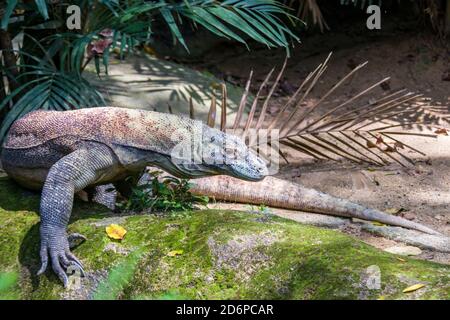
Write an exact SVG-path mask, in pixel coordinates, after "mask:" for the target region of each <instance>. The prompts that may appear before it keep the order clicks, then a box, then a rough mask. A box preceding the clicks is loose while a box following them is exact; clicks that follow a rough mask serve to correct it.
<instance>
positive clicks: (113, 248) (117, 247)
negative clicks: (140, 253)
mask: <svg viewBox="0 0 450 320" xmlns="http://www.w3.org/2000/svg"><path fill="white" fill-rule="evenodd" d="M103 251H112V252H114V253H118V254H122V255H125V256H126V255H128V254H129V253H130V250H129V249H127V248H124V247H122V246H121V245H119V244H117V243H114V242H110V243H108V244H107V245H106V246H105V248H104V249H103Z"/></svg>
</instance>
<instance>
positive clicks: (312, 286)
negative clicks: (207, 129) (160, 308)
mask: <svg viewBox="0 0 450 320" xmlns="http://www.w3.org/2000/svg"><path fill="white" fill-rule="evenodd" d="M0 191H1V192H0V225H1V226H2V228H1V230H2V236H1V237H0V299H14V298H22V299H61V298H90V299H96V298H107V299H179V298H187V299H233V298H236V299H241V298H261V299H269V298H270V299H376V298H379V297H384V298H386V299H449V298H450V279H449V277H450V267H449V266H446V265H440V264H436V263H431V262H427V261H420V260H414V259H410V258H405V260H406V262H402V261H399V260H398V259H396V257H395V256H394V255H392V254H389V253H385V252H381V251H379V250H377V249H375V248H373V247H370V246H368V245H366V244H364V243H362V242H360V241H359V240H357V239H354V238H352V237H349V236H347V235H344V234H342V233H339V232H336V231H332V230H325V229H320V228H315V227H310V226H304V225H301V224H298V223H295V222H292V221H288V220H284V219H281V218H273V219H271V220H269V221H268V222H262V221H264V220H261V219H257V216H256V215H254V214H253V215H252V214H248V213H240V212H232V211H218V210H204V211H196V212H186V214H184V215H181V216H179V215H178V216H177V215H173V216H167V217H156V216H152V215H136V216H130V217H117V216H114V215H113V214H112V213H108V211H107V209H105V208H103V207H100V206H95V205H93V204H86V203H81V202H76V203H75V207H74V214H73V217H72V220H71V223H70V226H69V232H79V233H82V234H84V235H85V236H86V237H87V238H88V241H86V242H85V243H83V244H82V245H80V246H79V247H77V248H76V249H74V250H73V252H74V254H76V255H77V256H78V257H79V258H80V259H81V260H82V261H83V263H84V265H85V269H86V271H87V272H88V277H87V278H85V279H83V280H82V282H81V286H80V287H79V288H77V287H73V288H72V289H70V290H64V289H63V288H62V286H61V284H60V283H59V281H58V279H57V278H56V277H55V276H54V275H53V273H52V272H51V271H50V270H49V271H48V272H47V273H46V274H45V275H43V276H41V277H37V276H36V275H35V274H36V272H37V270H38V268H39V256H38V252H39V227H38V226H39V224H38V221H39V217H38V214H37V210H38V205H39V195H38V194H33V193H30V192H27V191H25V190H23V189H20V188H19V187H17V186H16V185H14V184H13V183H11V182H10V181H9V180H7V179H3V180H0ZM116 220H118V221H117V222H118V223H119V224H120V225H122V226H124V227H125V228H126V229H127V231H128V232H127V234H126V236H125V238H124V239H123V240H122V241H113V240H111V239H109V238H108V237H107V235H106V233H105V226H106V225H108V224H109V223H111V222H114V221H116ZM173 250H182V251H183V253H182V254H181V255H177V256H173V257H172V256H169V255H168V253H169V252H170V251H173ZM370 266H377V268H379V270H380V272H381V288H380V289H369V288H367V285H366V281H367V279H366V275H367V268H368V267H370ZM415 283H424V284H426V286H425V287H424V288H422V289H420V290H418V291H416V292H414V293H410V294H404V293H402V290H403V289H404V288H406V287H407V286H409V285H412V284H415Z"/></svg>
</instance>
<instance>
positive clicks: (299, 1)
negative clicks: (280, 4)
mask: <svg viewBox="0 0 450 320" xmlns="http://www.w3.org/2000/svg"><path fill="white" fill-rule="evenodd" d="M284 3H285V4H286V5H287V6H288V7H290V8H296V10H297V13H296V15H297V17H299V18H300V20H302V21H311V24H312V25H315V26H318V27H319V28H320V31H321V32H323V31H324V30H325V29H327V30H330V27H329V26H328V24H327V22H326V21H325V19H324V17H323V15H322V11H321V10H320V7H319V5H318V4H317V0H285V1H284Z"/></svg>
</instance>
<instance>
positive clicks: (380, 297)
mask: <svg viewBox="0 0 450 320" xmlns="http://www.w3.org/2000/svg"><path fill="white" fill-rule="evenodd" d="M377 300H386V297H385V296H379V297H378V298H377Z"/></svg>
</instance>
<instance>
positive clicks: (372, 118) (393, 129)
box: [208, 53, 436, 166]
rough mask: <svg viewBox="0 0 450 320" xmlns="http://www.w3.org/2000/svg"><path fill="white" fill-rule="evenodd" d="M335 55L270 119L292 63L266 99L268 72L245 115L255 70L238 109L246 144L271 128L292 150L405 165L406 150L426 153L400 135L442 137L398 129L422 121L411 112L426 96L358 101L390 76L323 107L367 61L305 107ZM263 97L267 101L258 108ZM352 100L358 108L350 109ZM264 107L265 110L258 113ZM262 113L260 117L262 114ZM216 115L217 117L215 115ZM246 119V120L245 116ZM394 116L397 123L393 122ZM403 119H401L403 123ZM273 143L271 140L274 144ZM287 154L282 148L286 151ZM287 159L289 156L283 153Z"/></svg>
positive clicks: (398, 94)
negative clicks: (275, 97) (277, 92)
mask: <svg viewBox="0 0 450 320" xmlns="http://www.w3.org/2000/svg"><path fill="white" fill-rule="evenodd" d="M330 57H331V53H330V54H329V55H328V56H327V58H326V59H325V61H324V62H323V63H321V64H320V65H319V66H318V67H317V68H316V69H315V70H313V71H312V72H311V73H309V74H308V75H307V77H306V78H305V80H304V81H303V82H302V83H301V84H300V86H299V87H298V89H297V90H296V91H295V92H294V94H293V95H292V96H291V97H289V99H288V100H287V102H286V103H285V104H284V105H283V106H282V107H281V109H280V111H279V112H278V113H277V114H276V115H275V116H274V117H273V118H272V119H270V120H268V121H266V114H267V109H268V105H269V103H270V99H271V97H272V94H273V92H274V91H275V89H276V87H277V86H278V83H279V81H280V79H281V77H282V75H283V71H284V69H285V67H286V63H287V61H284V63H283V66H282V68H281V71H280V72H279V73H278V74H277V76H276V77H275V81H274V83H273V84H272V85H271V86H270V90H269V94H268V95H267V96H266V97H265V98H264V99H260V97H261V92H262V91H263V89H264V88H265V87H266V86H267V85H268V83H269V81H270V78H271V77H272V75H273V73H274V71H275V68H274V69H272V70H271V71H270V72H269V74H268V75H267V76H266V78H265V79H264V81H263V82H262V84H261V86H260V87H259V89H258V92H257V94H256V97H255V99H254V100H253V103H252V105H251V107H250V111H249V113H248V115H247V114H246V113H245V111H244V110H245V106H246V105H247V97H248V95H249V88H250V83H251V78H252V75H253V72H251V73H250V77H249V80H248V81H247V84H246V86H245V91H244V93H243V95H242V99H241V103H240V105H239V108H238V113H237V115H236V119H235V122H234V124H233V125H232V126H231V129H233V130H234V133H235V134H237V135H241V136H242V137H243V138H244V139H246V142H247V143H248V144H249V145H250V146H252V147H254V148H258V147H259V144H258V143H259V142H257V141H256V142H251V141H250V140H251V139H250V137H247V136H248V132H249V130H250V129H252V130H256V131H255V132H258V131H260V130H267V131H268V132H269V134H270V132H271V130H274V129H278V133H279V136H277V137H276V139H279V143H280V145H281V146H282V147H283V148H291V149H294V150H296V151H300V152H302V153H304V154H306V155H308V156H311V157H314V158H316V159H327V160H339V159H347V160H350V161H353V162H356V163H366V164H372V165H384V164H387V163H390V162H396V163H398V164H400V165H402V166H405V165H407V164H408V163H413V160H412V159H411V158H410V157H408V155H407V154H406V152H405V151H411V152H413V153H418V154H420V155H424V154H423V152H421V151H419V150H417V149H416V148H414V147H412V146H410V145H408V144H406V143H403V142H401V141H400V140H398V139H396V138H395V136H397V135H418V136H425V137H436V135H435V134H427V133H420V132H411V131H407V130H405V131H401V130H400V131H399V130H398V128H402V127H405V126H406V125H409V126H412V125H414V124H418V123H419V122H418V120H414V119H411V120H409V119H410V118H411V117H410V115H412V114H414V112H415V111H417V108H418V105H417V104H415V103H414V102H415V101H416V100H417V99H418V98H419V97H421V95H420V94H415V93H413V92H407V91H406V89H402V90H397V91H395V92H392V93H390V94H388V95H385V96H381V97H379V98H377V99H370V102H368V103H358V99H359V98H361V97H363V96H364V95H366V94H368V93H369V92H371V91H372V90H373V89H375V88H376V87H378V86H379V85H380V84H382V83H384V82H386V81H388V80H389V78H384V79H381V80H380V81H377V82H376V83H374V84H373V85H371V86H369V87H368V88H366V89H364V90H362V91H360V92H358V93H357V94H355V95H353V96H352V97H350V98H349V99H347V100H346V101H344V102H342V103H340V104H338V105H337V106H335V107H332V108H330V109H328V110H325V111H323V110H321V108H320V106H321V105H322V104H323V102H324V101H325V100H326V99H327V98H328V97H329V96H330V95H331V94H332V93H333V92H334V91H336V90H337V89H338V88H340V87H341V86H342V85H343V84H344V83H345V82H347V81H348V80H349V79H351V78H352V77H353V75H354V74H355V73H357V72H358V71H360V70H361V69H362V68H364V67H365V66H366V64H367V62H364V63H362V64H360V65H358V66H357V67H356V68H354V69H353V70H351V71H350V72H349V73H348V74H347V75H345V76H344V77H342V78H341V80H339V81H338V82H337V83H336V84H335V85H334V86H332V87H331V89H329V90H328V91H327V92H326V93H325V94H324V95H322V97H321V98H320V99H319V100H318V101H317V102H315V103H314V104H312V105H311V106H305V104H304V102H305V101H306V99H307V97H308V95H309V93H310V92H311V90H312V89H313V88H314V87H315V85H316V84H317V83H318V82H319V79H320V78H321V76H322V75H323V74H324V72H325V70H326V69H327V65H328V62H329V60H330ZM222 92H223V95H222V116H221V125H220V127H221V129H222V130H225V128H226V98H225V91H224V90H223V91H222ZM260 100H263V101H262V105H261V107H260V108H258V105H259V102H260ZM212 101H213V103H212V104H211V109H210V112H209V116H208V124H209V125H212V126H213V124H214V123H215V110H216V106H215V98H213V100H212ZM350 104H352V107H351V108H350V109H349V110H347V109H346V108H345V107H348V106H349V105H350ZM258 110H259V112H257V111H258ZM258 113H259V115H258ZM212 115H214V118H212ZM245 118H246V119H245ZM392 119H394V120H395V122H392V121H390V120H392ZM398 119H401V121H400V123H399V122H398V121H399V120H398ZM271 142H272V140H271V138H269V140H268V143H269V144H270V143H271ZM280 154H281V156H283V154H282V152H281V153H280ZM283 158H284V156H283Z"/></svg>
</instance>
